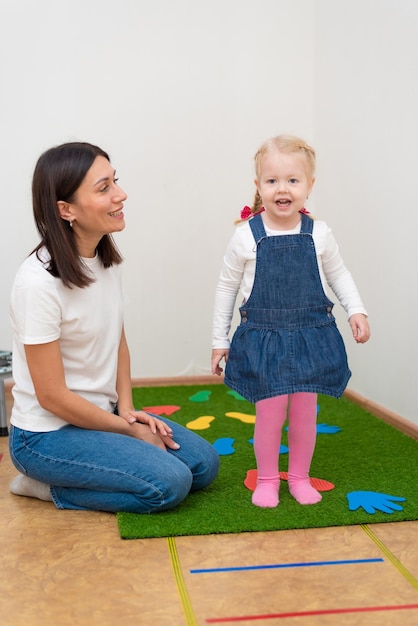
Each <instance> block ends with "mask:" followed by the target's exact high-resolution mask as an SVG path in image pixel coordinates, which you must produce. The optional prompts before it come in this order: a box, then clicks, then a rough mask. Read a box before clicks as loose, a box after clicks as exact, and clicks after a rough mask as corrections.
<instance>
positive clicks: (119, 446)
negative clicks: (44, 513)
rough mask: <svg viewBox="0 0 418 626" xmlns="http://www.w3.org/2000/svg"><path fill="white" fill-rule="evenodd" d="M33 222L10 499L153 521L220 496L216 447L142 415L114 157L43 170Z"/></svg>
mask: <svg viewBox="0 0 418 626" xmlns="http://www.w3.org/2000/svg"><path fill="white" fill-rule="evenodd" d="M32 197H33V211H34V217H35V222H36V226H37V228H38V231H39V234H40V236H41V241H40V243H39V245H38V246H37V247H36V248H35V250H34V251H33V252H32V253H31V254H30V256H29V257H28V258H27V259H26V260H25V261H24V263H23V264H22V266H21V267H20V269H19V271H18V273H17V275H16V278H15V281H14V285H13V289H12V295H11V320H12V327H13V335H14V339H13V377H14V381H15V386H14V388H13V396H14V406H13V409H12V415H11V429H10V454H11V458H12V461H13V463H14V465H15V466H16V468H17V469H18V470H19V472H20V475H18V476H17V477H16V478H15V479H14V480H13V481H12V483H11V485H10V490H11V492H12V493H14V494H16V495H22V496H31V497H36V498H39V499H42V500H50V501H53V502H54V504H55V506H56V507H57V508H60V509H86V510H100V511H130V512H134V513H150V512H157V511H163V510H166V509H170V508H172V507H174V506H176V505H177V504H178V503H179V502H181V501H182V500H183V499H184V498H185V497H186V496H187V494H188V493H189V492H190V491H191V490H192V491H193V490H197V489H201V488H203V487H206V486H207V485H209V484H210V483H211V482H212V481H213V480H214V478H215V477H216V475H217V472H218V468H219V457H218V455H217V453H216V451H215V449H214V448H213V446H211V445H210V444H209V443H208V442H206V441H205V440H204V439H202V438H201V437H199V436H197V435H196V434H194V433H191V432H190V431H189V430H187V429H186V428H184V427H182V426H180V425H178V424H175V423H174V422H172V421H169V420H164V421H163V420H160V419H159V418H157V417H156V416H153V415H150V414H148V413H145V412H144V411H136V410H135V408H134V407H133V404H132V390H131V376H130V359H129V350H128V345H127V342H126V338H125V333H124V328H123V304H124V302H123V293H122V288H121V276H120V267H121V266H120V264H121V262H122V257H121V255H120V253H119V251H118V249H117V248H116V246H115V244H114V241H113V238H112V233H114V232H119V231H121V230H123V229H124V227H125V221H124V214H123V203H124V202H125V200H126V198H127V196H126V194H125V192H124V191H123V190H122V189H121V188H120V187H119V185H118V184H117V178H115V170H114V169H113V167H112V166H111V163H110V159H109V156H108V155H107V154H106V152H104V151H103V150H101V149H100V148H98V147H97V146H93V145H91V144H88V143H66V144H63V145H61V146H58V147H55V148H51V149H50V150H47V151H46V152H45V153H44V154H43V155H42V156H41V157H40V158H39V160H38V163H37V165H36V168H35V172H34V176H33V183H32Z"/></svg>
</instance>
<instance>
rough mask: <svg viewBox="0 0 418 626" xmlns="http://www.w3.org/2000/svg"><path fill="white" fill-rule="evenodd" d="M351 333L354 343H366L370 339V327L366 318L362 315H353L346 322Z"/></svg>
mask: <svg viewBox="0 0 418 626" xmlns="http://www.w3.org/2000/svg"><path fill="white" fill-rule="evenodd" d="M348 321H349V324H350V326H351V331H352V333H353V337H354V341H356V342H357V343H366V341H368V340H369V339H370V326H369V322H368V320H367V317H366V316H365V315H363V313H355V314H354V315H352V316H351V317H350V319H349V320H348Z"/></svg>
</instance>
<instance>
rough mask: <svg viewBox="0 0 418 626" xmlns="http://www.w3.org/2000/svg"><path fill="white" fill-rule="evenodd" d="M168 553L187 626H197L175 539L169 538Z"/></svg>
mask: <svg viewBox="0 0 418 626" xmlns="http://www.w3.org/2000/svg"><path fill="white" fill-rule="evenodd" d="M167 543H168V552H169V554H170V560H171V565H172V567H173V572H174V578H175V581H176V585H177V590H178V592H179V595H180V600H181V603H182V606H183V611H184V614H185V616H186V623H187V626H197V622H196V618H195V615H194V613H193V608H192V604H191V602H190V597H189V594H188V592H187V589H186V585H185V582H184V578H183V572H182V571H181V566H180V560H179V555H178V552H177V546H176V540H175V538H174V537H167Z"/></svg>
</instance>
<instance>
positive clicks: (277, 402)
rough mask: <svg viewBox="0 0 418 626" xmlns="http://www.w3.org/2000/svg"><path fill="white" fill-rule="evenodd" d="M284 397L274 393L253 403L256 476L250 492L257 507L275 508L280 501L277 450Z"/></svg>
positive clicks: (284, 407)
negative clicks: (254, 411) (252, 491)
mask: <svg viewBox="0 0 418 626" xmlns="http://www.w3.org/2000/svg"><path fill="white" fill-rule="evenodd" d="M287 400H288V398H287V396H276V397H274V398H268V399H267V400H260V402H257V403H256V420H255V428H254V454H255V458H256V461H257V471H258V478H257V486H256V488H255V491H254V493H253V495H252V503H253V504H255V505H256V506H260V507H265V508H274V507H276V506H277V505H278V504H279V488H280V477H279V450H280V442H281V438H282V428H283V424H284V422H285V420H286V414H287Z"/></svg>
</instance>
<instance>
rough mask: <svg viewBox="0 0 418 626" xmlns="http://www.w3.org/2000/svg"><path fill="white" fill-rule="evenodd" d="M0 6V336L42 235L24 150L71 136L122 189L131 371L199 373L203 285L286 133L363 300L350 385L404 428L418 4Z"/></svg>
mask: <svg viewBox="0 0 418 626" xmlns="http://www.w3.org/2000/svg"><path fill="white" fill-rule="evenodd" d="M417 6H418V5H417ZM0 19H1V24H2V27H3V28H2V37H1V39H0V81H1V82H0V89H1V95H0V124H1V150H0V161H1V168H0V172H1V174H0V176H1V189H2V197H3V222H2V229H1V232H2V246H1V249H0V250H1V251H0V254H1V257H0V277H1V280H0V302H1V305H0V348H1V349H9V348H10V345H11V339H10V329H9V322H8V317H7V303H8V297H9V291H10V286H11V283H12V280H13V276H14V273H15V271H16V269H17V267H18V265H19V264H20V262H21V260H22V259H23V258H24V256H25V255H26V254H27V253H28V252H29V250H30V249H31V247H32V246H34V245H35V243H36V242H37V237H36V233H35V230H34V227H33V225H32V216H31V207H30V182H31V175H32V171H33V167H34V164H35V161H36V159H37V157H38V156H39V154H40V153H41V152H42V151H43V150H44V149H46V148H48V147H50V146H51V145H55V144H57V143H61V142H63V141H68V140H86V141H91V142H95V143H98V144H99V145H101V146H102V147H103V148H104V149H106V150H108V151H109V152H110V155H111V157H112V162H113V164H114V165H115V167H116V168H117V170H118V175H119V177H120V183H121V185H122V186H124V188H125V190H126V191H127V192H128V194H129V199H128V201H127V203H126V221H127V228H126V230H125V231H124V232H123V233H122V234H121V235H118V238H117V242H118V244H119V245H120V247H121V249H122V252H123V254H124V256H125V259H126V262H125V286H126V290H127V291H128V293H129V296H130V299H131V305H130V307H129V310H128V311H127V319H126V325H127V333H128V338H129V341H130V345H131V353H132V373H133V375H134V376H146V377H147V376H174V375H179V374H200V373H208V371H209V357H210V332H211V317H212V306H213V291H214V287H215V284H216V280H217V276H218V272H219V269H220V264H221V260H222V255H223V252H224V248H225V245H226V243H227V241H228V239H229V237H230V236H231V234H232V232H233V220H234V219H235V217H236V216H237V215H238V213H239V210H240V208H241V207H242V205H244V204H245V203H248V202H250V201H251V199H252V194H253V185H252V179H253V167H252V166H253V164H252V156H253V154H254V152H255V151H256V149H257V148H258V146H259V144H260V143H261V142H262V141H263V140H264V139H265V138H267V137H269V136H271V135H273V134H277V133H279V132H292V133H297V134H300V135H302V136H304V137H305V138H306V139H307V140H308V141H310V142H313V144H314V146H315V147H316V149H317V152H318V159H319V164H318V182H317V187H316V190H315V192H314V194H313V198H312V200H311V210H313V211H314V212H315V213H316V214H317V215H318V217H321V218H324V219H326V220H327V221H328V222H329V223H330V224H331V226H332V227H333V230H334V232H335V234H336V235H337V238H338V240H339V241H340V245H341V249H342V252H343V255H344V258H345V259H346V261H347V264H348V265H349V266H350V268H351V269H352V271H353V274H354V276H355V278H356V281H357V283H358V284H359V287H360V289H361V292H362V294H363V298H364V300H365V302H366V305H367V307H368V309H369V312H370V317H371V323H372V330H373V338H372V340H371V341H370V342H369V344H367V345H366V346H356V345H354V344H352V342H351V340H350V337H349V335H348V334H347V332H346V331H347V325H346V322H345V320H344V317H343V316H341V314H339V315H340V319H341V324H340V325H341V328H342V330H343V332H344V334H345V335H346V338H347V344H348V349H349V356H350V362H351V365H352V369H353V373H354V375H353V378H352V381H351V383H350V386H351V388H352V389H354V390H356V391H358V392H359V393H362V394H363V395H365V396H366V397H368V398H370V399H372V400H374V401H376V402H379V403H381V404H383V405H385V406H387V407H388V408H390V409H392V410H394V411H396V412H398V413H400V414H402V415H404V416H405V417H406V418H408V419H410V420H412V421H415V422H417V423H418V415H417V411H416V409H415V407H416V406H417V397H416V395H417V392H416V391H415V389H414V385H413V382H414V381H413V376H414V374H415V372H417V371H418V367H417V347H418V346H417V334H416V331H415V327H414V325H413V321H414V319H413V316H414V313H415V311H416V310H417V306H416V305H417V295H416V290H415V289H414V283H413V281H412V280H411V279H412V278H413V277H414V276H416V267H417V262H416V261H417V252H416V246H414V243H413V232H414V226H415V225H416V220H417V217H416V214H415V210H414V209H415V207H414V204H415V197H414V193H413V192H414V191H415V189H412V185H414V183H415V179H416V171H417V165H418V152H417V132H416V131H417V110H418V109H417V104H418V103H417V86H416V85H417V83H416V76H417V71H416V70H417V67H416V66H417V61H418V50H417V44H416V37H415V33H416V32H417V26H418V16H417V8H416V6H415V0H374V1H373V0H352V1H351V2H350V3H347V2H345V1H343V0H212V1H211V2H210V3H209V2H204V1H203V0H175V1H172V0H153V2H149V1H145V0H119V1H118V2H117V3H114V2H110V0H69V1H67V0H37V1H36V2H35V0H33V1H31V0H0ZM393 218H395V219H397V223H396V225H397V226H398V224H399V226H400V227H402V230H400V228H399V227H398V228H397V229H395V228H394V221H393ZM400 220H401V222H400V223H399V221H400ZM411 283H412V284H411Z"/></svg>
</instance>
